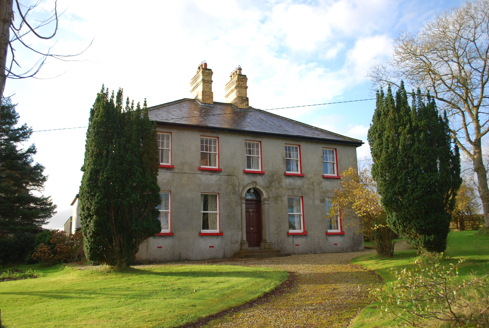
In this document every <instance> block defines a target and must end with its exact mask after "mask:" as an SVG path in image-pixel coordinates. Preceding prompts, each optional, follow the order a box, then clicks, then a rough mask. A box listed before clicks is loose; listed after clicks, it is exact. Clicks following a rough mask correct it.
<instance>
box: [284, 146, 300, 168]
mask: <svg viewBox="0 0 489 328" xmlns="http://www.w3.org/2000/svg"><path fill="white" fill-rule="evenodd" d="M287 147H295V148H297V158H292V157H287ZM287 160H292V161H297V171H287ZM301 171H302V170H301V148H300V146H299V145H288V144H286V145H285V172H286V173H296V174H301V173H302V172H301Z"/></svg>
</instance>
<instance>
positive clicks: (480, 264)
mask: <svg viewBox="0 0 489 328" xmlns="http://www.w3.org/2000/svg"><path fill="white" fill-rule="evenodd" d="M445 254H446V256H447V257H449V259H448V260H445V261H444V263H447V264H448V263H454V264H455V263H457V262H458V259H460V258H465V259H467V261H466V262H464V263H463V264H462V266H461V267H460V269H459V278H458V279H459V280H460V281H461V280H463V279H467V278H469V274H470V273H471V272H472V271H475V272H476V274H477V275H478V276H482V275H484V274H485V273H486V271H487V272H489V235H479V234H477V231H460V232H458V231H453V232H450V234H449V235H448V247H447V250H446V252H445ZM416 258H417V252H416V250H408V251H401V252H396V253H395V254H394V257H392V258H384V257H380V256H378V255H375V254H369V255H364V256H361V257H357V258H355V259H353V261H352V263H353V264H358V265H361V266H363V267H364V268H367V269H370V270H374V271H375V272H376V273H378V274H379V275H380V276H381V277H382V278H383V279H384V281H385V282H386V283H387V284H389V283H390V282H392V281H393V279H394V276H393V275H392V274H391V273H390V270H389V269H390V268H395V269H402V268H414V267H415V265H414V261H415V260H416ZM397 326H398V324H396V323H394V322H392V320H391V319H389V318H386V317H385V316H381V310H380V306H379V303H377V302H374V303H372V304H370V305H369V306H367V307H365V308H364V309H363V310H362V311H361V312H360V314H359V315H358V316H357V317H356V318H355V320H354V321H353V324H352V325H351V326H350V327H351V328H359V327H362V328H364V327H365V328H367V327H369V328H371V327H397Z"/></svg>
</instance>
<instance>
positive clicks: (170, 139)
mask: <svg viewBox="0 0 489 328" xmlns="http://www.w3.org/2000/svg"><path fill="white" fill-rule="evenodd" d="M163 135H164V136H168V137H169V143H168V144H169V145H170V146H169V148H165V147H160V145H161V142H160V136H163ZM171 146H172V135H171V133H166V132H158V156H159V158H158V160H160V165H171V163H172V149H171ZM164 150H168V153H169V155H168V163H164V162H161V152H162V151H164Z"/></svg>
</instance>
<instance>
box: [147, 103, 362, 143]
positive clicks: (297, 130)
mask: <svg viewBox="0 0 489 328" xmlns="http://www.w3.org/2000/svg"><path fill="white" fill-rule="evenodd" d="M148 112H149V118H150V119H151V120H152V121H155V122H157V123H166V124H171V125H183V126H193V127H204V128H209V129H215V130H227V131H233V132H242V133H251V134H265V135H275V136H282V137H289V138H294V139H315V140H321V141H323V142H324V141H326V142H329V143H338V144H350V145H353V146H357V147H359V146H361V145H362V144H363V142H362V141H361V140H358V139H353V138H349V137H346V136H342V135H340V134H337V133H333V132H330V131H327V130H323V129H320V128H317V127H314V126H311V125H308V124H304V123H301V122H297V121H294V120H291V119H288V118H285V117H282V116H279V115H276V114H273V113H270V112H266V111H264V110H260V109H257V108H253V107H250V108H247V109H239V108H237V107H236V106H234V105H232V104H229V103H219V102H214V104H212V105H209V104H202V103H200V102H199V101H198V100H195V99H188V98H184V99H180V100H176V101H173V102H170V103H166V104H161V105H158V106H153V107H150V108H148Z"/></svg>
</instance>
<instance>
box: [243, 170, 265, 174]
mask: <svg viewBox="0 0 489 328" xmlns="http://www.w3.org/2000/svg"><path fill="white" fill-rule="evenodd" d="M243 172H244V173H253V174H265V171H253V170H244V171H243Z"/></svg>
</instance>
